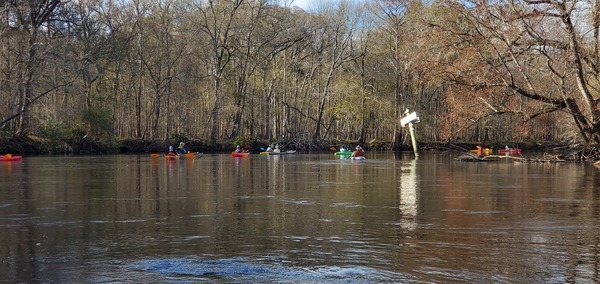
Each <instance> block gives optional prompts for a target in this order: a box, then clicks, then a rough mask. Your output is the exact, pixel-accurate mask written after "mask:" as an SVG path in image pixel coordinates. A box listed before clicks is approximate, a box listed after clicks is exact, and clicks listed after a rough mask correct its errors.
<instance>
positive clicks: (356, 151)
mask: <svg viewBox="0 0 600 284" xmlns="http://www.w3.org/2000/svg"><path fill="white" fill-rule="evenodd" d="M364 155H365V151H364V150H363V148H362V147H360V146H356V149H354V152H353V153H352V155H351V157H353V158H354V157H362V156H364Z"/></svg>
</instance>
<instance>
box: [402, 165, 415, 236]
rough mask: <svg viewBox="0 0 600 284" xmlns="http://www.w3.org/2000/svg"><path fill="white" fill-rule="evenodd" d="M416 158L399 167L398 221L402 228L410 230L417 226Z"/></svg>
mask: <svg viewBox="0 0 600 284" xmlns="http://www.w3.org/2000/svg"><path fill="white" fill-rule="evenodd" d="M417 159H418V156H416V157H415V158H414V159H413V160H411V161H410V162H408V163H406V164H404V165H402V166H401V167H400V169H401V171H402V176H401V181H400V202H399V203H400V212H401V213H402V220H401V221H400V223H401V226H402V228H404V229H406V230H410V231H414V230H415V229H416V226H417V224H416V217H417V200H418V198H417V190H418V189H417Z"/></svg>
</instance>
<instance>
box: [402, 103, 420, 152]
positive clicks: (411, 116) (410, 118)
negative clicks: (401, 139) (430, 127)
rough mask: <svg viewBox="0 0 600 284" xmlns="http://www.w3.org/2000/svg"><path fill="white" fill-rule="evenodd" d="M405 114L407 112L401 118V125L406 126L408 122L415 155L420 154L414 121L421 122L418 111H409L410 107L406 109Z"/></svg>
mask: <svg viewBox="0 0 600 284" xmlns="http://www.w3.org/2000/svg"><path fill="white" fill-rule="evenodd" d="M404 114H407V115H406V116H405V117H404V118H402V119H401V120H400V125H402V127H404V126H406V125H407V124H408V129H409V131H410V140H411V141H412V146H413V151H414V152H415V156H418V155H419V154H418V153H417V138H416V137H415V127H414V126H413V123H419V122H421V121H420V120H419V117H418V116H417V113H416V112H414V111H413V112H412V113H409V111H408V109H406V111H405V112H404Z"/></svg>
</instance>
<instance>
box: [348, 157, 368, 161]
mask: <svg viewBox="0 0 600 284" xmlns="http://www.w3.org/2000/svg"><path fill="white" fill-rule="evenodd" d="M350 159H352V160H366V159H367V158H365V156H358V157H351V158H350Z"/></svg>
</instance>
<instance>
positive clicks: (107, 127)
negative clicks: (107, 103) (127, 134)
mask: <svg viewBox="0 0 600 284" xmlns="http://www.w3.org/2000/svg"><path fill="white" fill-rule="evenodd" d="M82 118H83V121H85V122H86V123H87V124H88V125H89V126H90V132H91V134H93V135H97V136H98V137H99V138H101V139H106V140H112V139H113V136H114V132H113V127H112V115H111V113H110V112H108V111H105V110H101V109H89V110H84V111H83V113H82Z"/></svg>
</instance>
